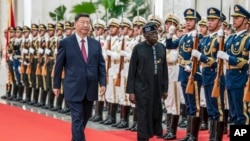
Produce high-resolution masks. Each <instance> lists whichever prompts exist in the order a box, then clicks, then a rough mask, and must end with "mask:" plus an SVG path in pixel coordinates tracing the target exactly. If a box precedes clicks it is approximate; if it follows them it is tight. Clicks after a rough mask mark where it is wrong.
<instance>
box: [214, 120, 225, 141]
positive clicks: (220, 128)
mask: <svg viewBox="0 0 250 141" xmlns="http://www.w3.org/2000/svg"><path fill="white" fill-rule="evenodd" d="M215 130H216V131H215V135H214V141H222V138H223V132H224V122H223V121H216V123H215Z"/></svg>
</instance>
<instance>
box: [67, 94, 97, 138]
mask: <svg viewBox="0 0 250 141" xmlns="http://www.w3.org/2000/svg"><path fill="white" fill-rule="evenodd" d="M67 103H68V106H69V109H70V112H71V120H72V123H71V124H72V125H71V129H72V141H85V140H86V139H85V134H84V129H85V127H86V125H87V122H88V120H89V118H90V116H91V111H92V108H93V101H89V100H88V99H87V98H86V97H85V98H84V99H83V101H81V102H75V101H67Z"/></svg>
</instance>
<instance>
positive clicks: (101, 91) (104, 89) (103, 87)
mask: <svg viewBox="0 0 250 141" xmlns="http://www.w3.org/2000/svg"><path fill="white" fill-rule="evenodd" d="M105 92H106V87H105V86H101V90H100V95H104V94H105Z"/></svg>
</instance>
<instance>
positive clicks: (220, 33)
mask: <svg viewBox="0 0 250 141" xmlns="http://www.w3.org/2000/svg"><path fill="white" fill-rule="evenodd" d="M217 34H218V36H219V37H222V36H224V30H223V29H219V30H218V33H217Z"/></svg>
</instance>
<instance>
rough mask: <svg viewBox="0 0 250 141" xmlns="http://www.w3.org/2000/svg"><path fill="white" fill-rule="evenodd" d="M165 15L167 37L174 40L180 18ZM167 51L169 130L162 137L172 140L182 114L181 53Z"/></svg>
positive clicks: (167, 118)
mask: <svg viewBox="0 0 250 141" xmlns="http://www.w3.org/2000/svg"><path fill="white" fill-rule="evenodd" d="M165 17H166V18H165V29H166V31H167V38H168V39H170V38H171V39H172V40H173V41H174V40H177V39H178V37H177V36H176V29H177V27H178V25H179V18H178V17H177V15H175V14H173V13H168V14H167V15H166V16H165ZM165 40H166V38H165ZM165 40H164V41H165ZM166 53H167V54H166V60H167V64H168V77H169V83H168V97H167V98H166V99H165V101H164V105H165V108H166V110H167V115H166V127H167V128H166V130H167V132H166V133H165V134H163V136H162V137H163V138H164V139H165V140H172V139H176V131H177V127H178V121H179V115H180V110H179V107H180V105H179V103H180V101H179V100H180V98H179V97H180V96H179V95H180V94H181V93H180V92H179V91H178V90H180V89H181V88H177V87H178V84H177V80H178V72H179V67H178V65H177V61H178V55H179V54H178V51H177V49H167V50H166Z"/></svg>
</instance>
